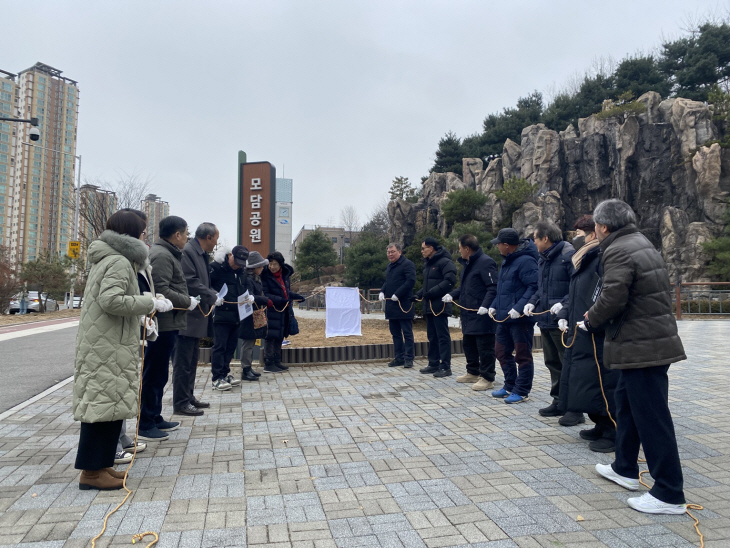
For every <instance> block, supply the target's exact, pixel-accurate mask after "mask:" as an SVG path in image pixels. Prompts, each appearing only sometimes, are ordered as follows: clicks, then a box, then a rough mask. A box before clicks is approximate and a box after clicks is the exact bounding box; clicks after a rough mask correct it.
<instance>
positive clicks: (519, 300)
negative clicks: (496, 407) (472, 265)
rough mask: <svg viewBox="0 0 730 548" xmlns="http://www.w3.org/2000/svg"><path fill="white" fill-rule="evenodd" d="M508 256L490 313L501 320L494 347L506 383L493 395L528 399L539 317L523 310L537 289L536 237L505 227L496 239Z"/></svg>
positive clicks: (509, 400)
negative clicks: (535, 329) (533, 347)
mask: <svg viewBox="0 0 730 548" xmlns="http://www.w3.org/2000/svg"><path fill="white" fill-rule="evenodd" d="M492 245H496V246H497V249H498V250H499V253H500V254H501V255H502V257H504V260H503V261H502V265H501V266H500V269H499V275H498V279H497V295H496V297H495V298H494V300H493V301H492V304H491V305H490V307H489V311H488V312H489V315H490V316H491V317H492V318H494V319H495V321H497V323H498V325H497V338H496V343H495V345H494V351H495V354H496V355H497V359H498V360H499V365H500V366H501V367H502V372H503V373H504V386H503V387H502V388H500V389H499V390H495V391H494V392H492V397H495V398H504V401H505V403H522V402H524V401H527V399H528V396H529V394H530V390H532V378H533V376H534V373H535V366H534V363H533V361H532V339H533V337H534V326H535V320H534V319H532V318H531V317H529V316H523V315H522V313H521V312H520V311H521V310H523V309H524V307H525V305H526V304H527V303H528V302H529V301H530V298H531V297H532V296H533V295H534V294H535V292H536V291H537V259H538V257H539V255H538V253H537V248H536V247H535V244H534V243H532V240H521V239H520V235H519V234H518V233H517V231H516V230H515V229H514V228H503V229H502V230H500V231H499V234H498V235H497V237H496V238H495V239H494V240H492Z"/></svg>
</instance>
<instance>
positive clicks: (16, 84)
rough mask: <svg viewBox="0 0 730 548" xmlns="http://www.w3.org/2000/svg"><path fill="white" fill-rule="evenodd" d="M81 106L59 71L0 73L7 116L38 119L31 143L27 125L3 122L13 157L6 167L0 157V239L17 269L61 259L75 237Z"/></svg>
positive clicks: (0, 104) (0, 130)
mask: <svg viewBox="0 0 730 548" xmlns="http://www.w3.org/2000/svg"><path fill="white" fill-rule="evenodd" d="M6 94H7V95H6ZM8 105H9V111H8ZM78 105H79V89H78V87H77V82H76V81H74V80H71V79H69V78H66V77H64V76H61V71H60V70H58V69H55V68H53V67H50V66H48V65H45V64H43V63H36V64H35V65H33V66H32V67H31V68H29V69H26V70H23V71H21V72H19V73H18V74H12V73H9V72H4V71H3V72H1V73H0V111H2V113H3V116H11V117H14V118H26V119H27V118H33V117H35V118H38V122H39V123H38V130H39V131H40V139H39V140H38V141H30V139H29V136H28V132H29V130H30V126H29V124H26V123H19V122H0V124H2V125H0V144H7V145H9V146H8V148H9V155H10V163H9V165H8V164H7V162H3V160H4V159H5V158H4V157H3V156H2V154H7V153H5V152H0V196H4V198H5V204H2V203H0V206H4V210H3V212H2V213H0V217H1V218H2V222H0V226H2V229H3V233H2V234H0V236H2V238H3V241H2V243H3V245H5V246H7V247H8V248H9V250H10V261H11V263H13V264H15V265H17V264H19V263H23V262H26V261H30V260H34V259H36V258H38V255H39V254H41V253H43V252H44V251H48V252H51V253H54V254H57V253H61V254H63V253H65V252H66V249H67V244H68V241H69V240H70V239H71V238H72V235H73V221H74V219H73V217H74V216H73V207H74V201H75V197H74V178H75V173H76V164H75V158H74V156H75V155H76V133H77V125H78ZM3 136H7V141H8V142H5V139H6V138H5V137H3ZM2 148H3V147H1V146H0V150H2ZM2 166H5V170H6V171H8V173H4V172H3V167H2ZM3 187H5V188H3Z"/></svg>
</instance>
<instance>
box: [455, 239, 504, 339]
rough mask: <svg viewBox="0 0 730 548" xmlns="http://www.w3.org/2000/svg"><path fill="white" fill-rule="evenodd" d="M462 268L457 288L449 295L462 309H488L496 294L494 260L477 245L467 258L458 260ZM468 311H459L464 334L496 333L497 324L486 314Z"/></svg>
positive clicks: (495, 264)
mask: <svg viewBox="0 0 730 548" xmlns="http://www.w3.org/2000/svg"><path fill="white" fill-rule="evenodd" d="M457 261H459V262H460V263H461V264H462V265H463V266H464V268H462V269H461V280H460V283H459V287H458V288H457V289H455V290H453V291H452V292H451V296H452V297H453V298H454V299H455V300H457V301H459V304H460V305H461V306H463V307H464V308H469V309H471V310H475V311H476V310H479V307H481V306H483V307H484V308H489V305H490V304H491V302H492V301H493V300H494V296H495V295H496V294H497V263H496V262H495V261H494V259H492V258H491V257H490V256H489V255H487V254H486V253H484V252H483V251H482V248H481V247H480V248H479V249H477V250H476V251H475V252H474V253H473V254H472V255H471V256H470V257H469V260H465V259H462V258H461V257H459V258H458V259H457ZM471 310H464V309H462V310H461V316H460V318H461V332H462V333H464V335H487V334H490V333H496V332H497V324H496V323H495V321H494V320H493V319H492V318H490V317H489V314H483V315H481V316H480V315H479V314H477V313H476V312H472V311H471Z"/></svg>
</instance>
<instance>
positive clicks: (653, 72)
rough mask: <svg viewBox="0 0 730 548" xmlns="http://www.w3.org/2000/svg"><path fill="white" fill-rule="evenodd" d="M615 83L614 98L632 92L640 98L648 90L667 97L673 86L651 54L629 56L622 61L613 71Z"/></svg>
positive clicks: (633, 95) (634, 96)
mask: <svg viewBox="0 0 730 548" xmlns="http://www.w3.org/2000/svg"><path fill="white" fill-rule="evenodd" d="M613 83H614V91H613V98H618V97H620V96H621V95H622V94H625V93H627V92H631V96H632V97H633V98H635V99H638V98H639V97H641V96H642V95H643V94H644V93H646V92H647V91H656V92H657V93H658V94H659V95H661V96H662V97H667V96H668V95H669V92H670V91H671V88H672V85H671V84H670V83H669V80H668V79H667V77H666V76H665V75H664V74H662V73H661V71H660V70H659V65H658V63H657V62H656V60H655V59H654V57H652V56H651V55H649V56H648V57H629V58H627V59H624V60H623V61H621V63H619V66H618V67H617V68H616V71H615V72H614V73H613Z"/></svg>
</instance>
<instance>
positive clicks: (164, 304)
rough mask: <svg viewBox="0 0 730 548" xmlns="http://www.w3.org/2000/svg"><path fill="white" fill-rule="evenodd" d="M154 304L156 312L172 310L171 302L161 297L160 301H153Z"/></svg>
mask: <svg viewBox="0 0 730 548" xmlns="http://www.w3.org/2000/svg"><path fill="white" fill-rule="evenodd" d="M154 302H155V310H157V312H169V311H170V310H172V301H171V300H170V299H166V298H164V297H163V298H161V299H154Z"/></svg>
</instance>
